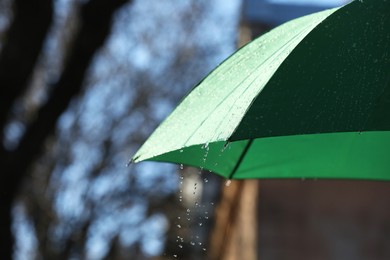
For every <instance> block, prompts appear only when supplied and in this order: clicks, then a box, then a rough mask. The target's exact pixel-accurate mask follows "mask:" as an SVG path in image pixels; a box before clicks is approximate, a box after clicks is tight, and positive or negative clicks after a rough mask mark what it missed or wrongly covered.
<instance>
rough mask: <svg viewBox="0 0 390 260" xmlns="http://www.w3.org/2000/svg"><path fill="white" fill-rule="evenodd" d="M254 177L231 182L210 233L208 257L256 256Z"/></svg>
mask: <svg viewBox="0 0 390 260" xmlns="http://www.w3.org/2000/svg"><path fill="white" fill-rule="evenodd" d="M258 188H259V182H258V181H257V180H245V181H231V183H230V185H229V187H225V189H224V190H223V192H222V197H221V201H220V203H219V206H218V208H217V212H216V218H215V226H214V229H213V231H212V233H211V241H210V247H209V248H210V252H209V258H210V260H235V259H245V260H256V259H257V204H258V194H259V192H258Z"/></svg>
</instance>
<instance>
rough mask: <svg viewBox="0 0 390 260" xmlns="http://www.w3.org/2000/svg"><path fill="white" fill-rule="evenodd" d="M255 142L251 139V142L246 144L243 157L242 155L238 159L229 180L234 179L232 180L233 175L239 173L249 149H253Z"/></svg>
mask: <svg viewBox="0 0 390 260" xmlns="http://www.w3.org/2000/svg"><path fill="white" fill-rule="evenodd" d="M253 140H254V139H250V140H249V142H248V143H247V144H246V146H245V148H244V150H243V151H242V153H241V155H240V158H239V159H238V161H237V163H236V165H235V166H234V169H233V171H232V172H231V173H230V175H229V179H232V178H233V175H234V174H235V173H236V171H237V170H238V168H239V167H240V165H241V162H242V160H244V157H245V155H246V153H247V152H248V150H249V148H250V147H251V145H252V143H253Z"/></svg>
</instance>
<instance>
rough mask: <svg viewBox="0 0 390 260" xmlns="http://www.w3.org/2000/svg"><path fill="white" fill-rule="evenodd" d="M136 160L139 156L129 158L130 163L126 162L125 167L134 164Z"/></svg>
mask: <svg viewBox="0 0 390 260" xmlns="http://www.w3.org/2000/svg"><path fill="white" fill-rule="evenodd" d="M138 158H139V156H137V157H133V158H131V159H130V161H128V162H127V163H126V167H129V166H130V165H131V164H133V163H135V161H136V160H137V159H138Z"/></svg>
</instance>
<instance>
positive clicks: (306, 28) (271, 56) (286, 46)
mask: <svg viewBox="0 0 390 260" xmlns="http://www.w3.org/2000/svg"><path fill="white" fill-rule="evenodd" d="M308 28H309V29H310V27H305V28H303V29H302V30H301V31H300V32H299V33H298V34H297V35H295V36H294V37H293V38H291V39H289V40H288V41H287V42H286V43H285V44H283V45H282V47H281V48H280V49H278V50H276V51H275V52H273V53H272V54H271V55H270V56H269V57H268V58H266V59H265V60H264V61H263V62H261V63H260V64H258V65H257V66H256V68H255V69H254V71H256V70H257V69H258V68H259V67H261V66H263V65H264V64H266V63H267V62H269V60H272V59H273V60H275V59H276V58H277V54H279V53H280V52H283V51H284V50H285V49H287V48H288V47H289V46H290V45H291V44H292V42H293V40H294V39H295V38H297V37H299V36H300V35H301V34H304V33H306V31H307V30H308ZM310 30H312V28H311V29H310ZM304 38H305V37H303V38H302V39H301V41H302V40H303V39H304ZM287 56H288V55H287ZM282 63H283V62H281V63H280V64H279V66H280V65H281V64H282ZM261 76H262V75H257V76H256V77H255V78H254V79H253V80H252V82H251V83H250V85H252V84H253V82H254V81H256V80H257V79H258V78H259V77H261ZM243 82H244V80H242V81H241V82H239V83H238V84H237V85H236V86H235V87H234V88H232V89H231V90H230V91H229V92H228V94H227V95H225V96H228V95H230V94H231V93H233V92H234V91H236V90H237V88H238V87H239V86H240V85H241V84H242V83H243ZM248 88H249V86H248V87H247V88H245V89H244V92H245V91H246V90H247V89H248ZM260 92H261V90H260ZM256 97H257V95H256ZM256 97H255V98H256ZM224 101H225V99H223V100H222V101H220V102H219V103H218V104H216V106H215V108H217V107H219V106H220V105H221V104H222V103H223V102H224ZM236 101H237V100H235V101H234V102H233V104H235V103H236ZM215 108H214V109H213V110H212V111H211V113H214V111H215ZM230 110H232V107H231V108H230V109H229V111H230ZM206 120H207V118H205V119H203V121H202V122H201V123H200V124H199V126H198V127H197V128H195V129H194V131H193V132H192V134H190V135H189V137H188V138H187V140H186V141H185V144H187V143H188V141H189V140H190V139H191V138H192V136H193V135H194V134H195V133H196V131H198V129H199V128H201V126H202V125H203V124H204V123H205V122H206ZM221 123H222V121H220V122H219V123H218V125H221Z"/></svg>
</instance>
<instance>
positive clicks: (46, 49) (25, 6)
mask: <svg viewBox="0 0 390 260" xmlns="http://www.w3.org/2000/svg"><path fill="white" fill-rule="evenodd" d="M126 2H127V3H128V4H126V5H125V3H126ZM129 2H131V1H125V0H111V1H103V0H89V1H82V0H72V1H66V0H55V1H51V0H39V1H34V3H28V2H25V1H19V0H14V1H11V0H4V1H2V2H0V3H1V7H2V8H0V10H1V11H0V51H1V53H0V84H1V85H2V88H1V90H0V91H2V93H1V95H0V98H1V102H0V106H1V109H0V119H1V120H0V123H1V130H2V142H1V147H0V160H1V163H2V165H3V173H2V174H1V178H2V179H1V180H0V185H1V187H0V191H1V192H0V207H1V212H0V213H1V214H0V235H1V240H0V259H11V256H12V254H13V249H12V248H13V244H14V240H13V238H12V233H11V223H12V218H11V217H12V216H13V218H14V220H13V228H12V230H13V232H14V234H15V236H16V241H15V242H16V251H15V254H14V256H15V258H17V259H70V258H72V259H74V258H76V259H83V258H86V259H103V258H105V259H129V258H131V259H150V258H152V257H154V256H156V255H158V254H160V253H161V252H162V251H163V250H164V248H163V247H164V241H165V239H166V233H167V232H168V234H170V235H172V236H173V235H175V236H176V233H175V229H174V228H175V227H177V226H176V225H174V224H173V223H172V222H171V221H172V219H177V216H178V215H177V214H179V215H180V214H182V212H183V211H184V212H186V210H188V209H189V207H191V209H192V208H194V207H198V211H200V206H199V204H197V205H198V206H197V205H195V204H194V203H193V202H191V203H192V204H189V203H187V204H183V202H182V201H181V200H180V199H178V198H177V197H176V192H177V191H178V189H179V184H180V179H179V176H178V175H177V173H176V172H175V169H174V168H173V167H172V166H168V165H163V166H159V168H156V167H155V166H153V165H151V164H147V163H145V164H143V165H140V166H137V167H135V166H130V167H129V168H126V167H124V166H125V162H126V161H127V159H128V158H129V157H130V154H131V153H132V152H134V151H135V149H136V148H137V147H138V146H139V145H140V143H141V142H142V141H143V140H144V139H145V138H146V137H147V136H148V135H149V134H150V132H151V130H152V129H153V128H154V127H155V126H156V124H157V123H158V122H160V121H161V120H162V119H163V118H164V117H165V116H166V115H167V114H168V112H169V111H170V110H171V109H172V107H173V106H174V104H175V103H177V102H178V100H179V99H180V98H181V97H182V96H183V95H184V93H185V92H186V91H188V89H189V88H190V87H192V86H193V85H195V83H196V82H197V81H199V80H200V79H201V78H202V77H203V76H204V75H205V74H206V73H207V72H208V71H209V70H211V69H212V68H213V67H214V66H215V65H216V64H217V63H218V62H220V61H221V60H222V58H224V57H226V56H227V55H228V54H230V53H231V52H232V51H233V50H234V42H235V37H236V36H235V35H236V34H235V33H236V23H237V17H238V11H237V10H238V6H239V4H238V1H235V2H236V3H233V4H232V3H231V4H229V5H226V4H225V3H224V2H223V1H213V2H209V1H195V0H193V1H186V2H185V3H184V2H178V1H163V2H161V3H160V2H155V1H134V3H131V4H130V3H129ZM222 6H224V8H221V7H222ZM120 7H121V8H120ZM116 11H117V12H116ZM112 18H114V23H113V27H112V28H111V20H112ZM195 176H197V178H199V176H200V175H199V174H198V173H195ZM202 178H203V177H202ZM212 179H213V178H212V177H210V182H209V183H208V184H210V185H211V183H212V181H211V180H212ZM204 182H205V181H204ZM207 182H208V181H207ZM217 182H218V181H217ZM213 185H214V184H213ZM199 186H200V184H199ZM206 186H207V185H204V187H206ZM179 196H181V195H179ZM197 203H198V202H197ZM199 203H201V201H199ZM202 205H203V206H204V205H205V204H204V203H203V204H202ZM204 208H205V207H202V210H205V209H204ZM195 211H196V210H195ZM195 211H193V212H195ZM206 212H208V211H206ZM197 214H205V213H204V212H203V213H199V212H198V213H197ZM207 214H208V213H207ZM210 215H211V213H210ZM207 218H208V216H207ZM196 219H199V216H196V215H195V213H194V215H192V221H189V222H188V225H190V224H193V223H196V224H197V226H198V228H199V227H200V226H201V225H202V224H203V223H206V221H205V222H199V221H196V222H195V220H196ZM192 236H193V234H191V232H187V233H186V234H183V236H182V237H181V239H183V240H185V242H186V244H185V245H184V247H183V248H184V249H183V250H185V251H186V252H187V253H184V255H186V256H187V257H188V259H190V258H189V257H190V255H191V257H192V259H199V258H196V257H197V256H196V254H197V253H196V252H198V254H200V253H202V252H203V251H204V250H203V248H204V246H200V245H201V243H204V242H203V240H201V238H196V239H197V240H196V242H197V245H198V247H194V246H192V243H194V242H193V241H195V238H194V237H192ZM196 236H197V235H196ZM203 237H207V236H203ZM191 239H192V240H191ZM174 240H175V238H174V239H172V238H167V241H174ZM201 241H202V242H201ZM174 243H175V242H174ZM175 247H176V250H181V248H180V247H179V244H176V246H172V244H170V243H169V242H168V243H167V251H166V254H167V255H169V257H172V256H173V255H175V254H179V253H176V252H175ZM169 248H171V249H172V250H171V249H169ZM191 248H192V249H194V248H197V250H195V251H194V250H191ZM182 259H184V258H182Z"/></svg>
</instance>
